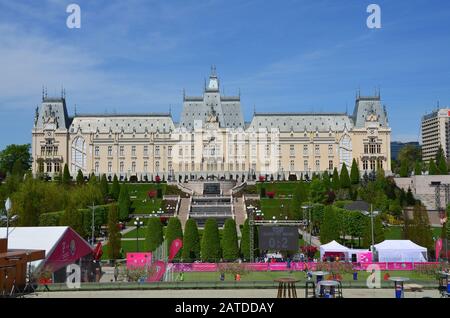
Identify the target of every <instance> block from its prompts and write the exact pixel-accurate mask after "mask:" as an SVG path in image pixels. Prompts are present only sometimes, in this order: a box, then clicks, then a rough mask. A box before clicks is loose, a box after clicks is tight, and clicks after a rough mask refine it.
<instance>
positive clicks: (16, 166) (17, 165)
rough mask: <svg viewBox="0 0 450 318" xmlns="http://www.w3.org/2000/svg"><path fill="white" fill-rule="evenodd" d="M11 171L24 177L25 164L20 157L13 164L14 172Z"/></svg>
mask: <svg viewBox="0 0 450 318" xmlns="http://www.w3.org/2000/svg"><path fill="white" fill-rule="evenodd" d="M11 173H12V174H13V175H15V176H18V177H20V178H22V177H23V174H24V170H23V165H22V162H21V161H20V160H19V159H17V160H16V161H15V162H14V165H13V168H12V172H11Z"/></svg>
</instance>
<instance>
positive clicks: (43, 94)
mask: <svg viewBox="0 0 450 318" xmlns="http://www.w3.org/2000/svg"><path fill="white" fill-rule="evenodd" d="M44 96H45V90H44V85H42V101H44Z"/></svg>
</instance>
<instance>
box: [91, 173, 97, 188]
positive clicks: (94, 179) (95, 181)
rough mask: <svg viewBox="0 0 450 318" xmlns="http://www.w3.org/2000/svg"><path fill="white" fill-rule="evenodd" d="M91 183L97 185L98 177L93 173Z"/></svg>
mask: <svg viewBox="0 0 450 318" xmlns="http://www.w3.org/2000/svg"><path fill="white" fill-rule="evenodd" d="M89 183H90V184H92V185H97V176H96V175H95V173H93V172H92V173H91V175H90V176H89Z"/></svg>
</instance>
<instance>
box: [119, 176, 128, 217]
mask: <svg viewBox="0 0 450 318" xmlns="http://www.w3.org/2000/svg"><path fill="white" fill-rule="evenodd" d="M118 204H119V220H120V221H126V220H127V219H128V215H129V213H130V208H131V200H130V194H129V193H128V186H127V185H126V184H123V185H122V186H121V187H120V194H119V202H118Z"/></svg>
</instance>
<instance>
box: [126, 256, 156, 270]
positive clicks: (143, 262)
mask: <svg viewBox="0 0 450 318" xmlns="http://www.w3.org/2000/svg"><path fill="white" fill-rule="evenodd" d="M151 262H152V253H127V268H128V269H130V268H141V267H145V266H149V265H150V264H151Z"/></svg>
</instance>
